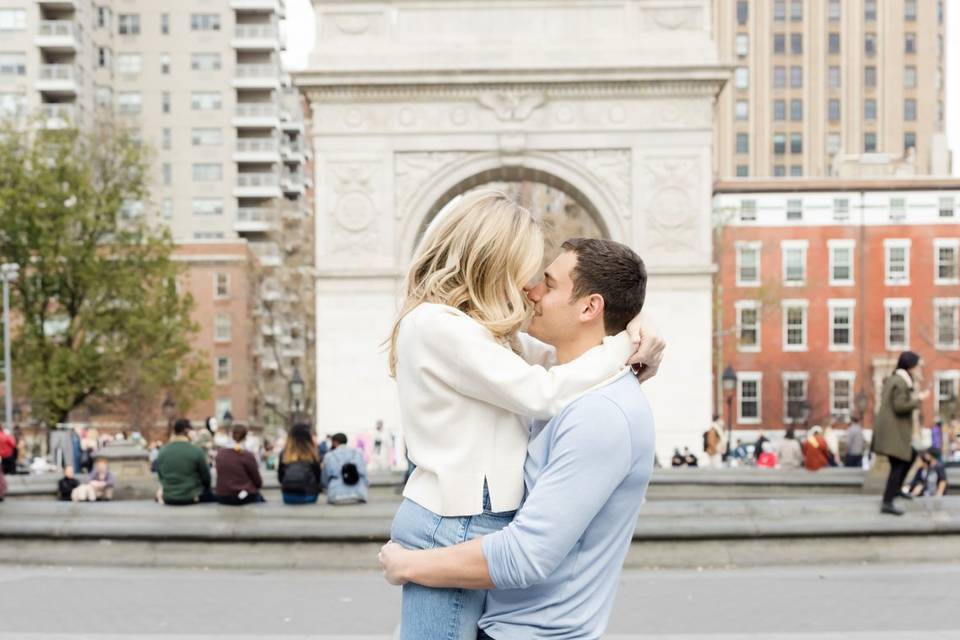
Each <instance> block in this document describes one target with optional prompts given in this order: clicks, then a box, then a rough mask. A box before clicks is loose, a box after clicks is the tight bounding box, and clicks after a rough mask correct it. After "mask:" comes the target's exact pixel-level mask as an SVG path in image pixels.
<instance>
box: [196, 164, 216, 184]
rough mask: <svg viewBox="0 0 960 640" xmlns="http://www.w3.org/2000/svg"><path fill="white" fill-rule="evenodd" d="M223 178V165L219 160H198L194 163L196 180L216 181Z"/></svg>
mask: <svg viewBox="0 0 960 640" xmlns="http://www.w3.org/2000/svg"><path fill="white" fill-rule="evenodd" d="M222 179H223V165H221V164H220V163H219V162H197V163H194V165H193V181H194V182H216V181H218V180H222Z"/></svg>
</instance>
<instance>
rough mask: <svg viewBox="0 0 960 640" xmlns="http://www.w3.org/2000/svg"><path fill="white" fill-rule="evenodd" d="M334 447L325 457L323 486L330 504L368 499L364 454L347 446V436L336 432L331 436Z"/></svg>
mask: <svg viewBox="0 0 960 640" xmlns="http://www.w3.org/2000/svg"><path fill="white" fill-rule="evenodd" d="M330 441H331V443H332V445H331V446H332V447H333V449H332V450H331V451H330V453H328V454H327V455H326V456H324V458H323V486H324V488H325V489H326V491H327V502H329V503H330V504H350V503H355V502H366V501H367V487H368V486H369V484H370V482H369V480H367V464H366V462H365V461H364V459H363V454H362V453H360V451H359V450H358V449H355V448H354V447H348V446H347V436H346V435H344V434H342V433H335V434H333V436H331V437H330Z"/></svg>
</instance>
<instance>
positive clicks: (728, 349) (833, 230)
mask: <svg viewBox="0 0 960 640" xmlns="http://www.w3.org/2000/svg"><path fill="white" fill-rule="evenodd" d="M714 214H715V219H716V238H715V251H716V253H717V255H716V260H717V265H718V273H717V281H716V285H717V286H716V291H717V300H718V309H717V321H718V323H719V326H718V327H717V331H716V345H715V346H716V350H715V375H716V376H717V383H718V384H717V386H716V388H717V397H718V403H717V406H718V413H720V414H721V415H724V416H725V417H726V418H728V419H729V416H726V412H727V410H726V403H725V402H722V401H720V399H722V398H724V395H723V394H724V392H723V391H722V387H721V385H720V380H719V377H720V376H721V375H722V372H723V371H724V369H725V368H726V367H728V366H731V367H733V369H734V371H735V372H736V375H737V385H736V389H735V390H734V391H733V392H732V395H733V403H732V409H733V414H734V422H733V424H734V426H735V428H739V429H751V430H755V429H760V428H763V429H781V428H783V427H784V426H786V425H789V424H792V423H797V424H801V423H804V422H805V423H807V424H816V423H820V424H825V423H827V422H829V421H831V420H836V419H839V420H841V421H842V420H847V419H849V418H850V416H851V415H856V414H858V413H859V410H858V407H864V409H865V410H864V412H863V413H864V421H865V424H866V425H867V426H872V424H873V414H874V412H875V411H876V408H877V405H876V398H877V395H878V393H879V390H880V386H881V384H882V381H883V379H884V378H885V377H886V376H888V375H889V374H890V373H891V372H892V370H893V368H894V364H895V362H896V359H897V356H898V355H899V353H900V352H901V351H903V350H906V349H910V350H913V351H916V352H918V353H920V354H921V356H922V357H923V359H924V367H923V381H922V386H923V387H924V388H930V389H931V390H932V392H933V393H932V395H931V398H930V399H929V400H928V401H927V402H926V403H925V405H924V407H923V410H922V419H923V420H924V421H925V423H927V424H929V423H931V422H932V421H933V420H934V419H935V418H936V416H938V415H939V414H940V411H941V409H943V405H944V403H945V402H948V401H950V400H951V399H953V398H956V397H957V395H958V392H960V271H958V270H960V265H958V263H960V180H955V179H929V178H910V179H898V178H891V179H882V180H881V179H875V180H855V181H854V180H849V181H838V180H829V181H825V180H782V179H781V180H769V179H767V180H764V179H757V180H734V181H721V182H718V183H717V184H716V188H715V194H714Z"/></svg>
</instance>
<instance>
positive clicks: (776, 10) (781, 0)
mask: <svg viewBox="0 0 960 640" xmlns="http://www.w3.org/2000/svg"><path fill="white" fill-rule="evenodd" d="M773 19H774V20H776V21H777V22H783V21H784V20H786V19H787V0H773Z"/></svg>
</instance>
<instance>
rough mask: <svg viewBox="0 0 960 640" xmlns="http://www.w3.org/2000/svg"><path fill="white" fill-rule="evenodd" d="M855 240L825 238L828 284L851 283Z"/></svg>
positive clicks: (842, 284)
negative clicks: (827, 255) (828, 272)
mask: <svg viewBox="0 0 960 640" xmlns="http://www.w3.org/2000/svg"><path fill="white" fill-rule="evenodd" d="M855 242H856V241H855V240H827V247H828V249H829V251H830V285H831V286H851V285H852V284H853V251H854V247H855V246H856V244H855Z"/></svg>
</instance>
